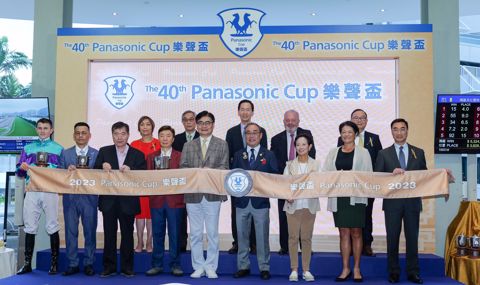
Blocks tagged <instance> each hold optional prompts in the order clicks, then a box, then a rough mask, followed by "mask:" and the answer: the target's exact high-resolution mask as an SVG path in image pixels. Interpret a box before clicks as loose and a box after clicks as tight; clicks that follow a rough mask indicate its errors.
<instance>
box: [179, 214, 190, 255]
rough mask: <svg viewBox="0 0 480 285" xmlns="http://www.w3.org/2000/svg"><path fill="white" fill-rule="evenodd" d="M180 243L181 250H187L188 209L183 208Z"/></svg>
mask: <svg viewBox="0 0 480 285" xmlns="http://www.w3.org/2000/svg"><path fill="white" fill-rule="evenodd" d="M178 238H179V239H180V242H179V246H180V250H186V248H187V240H188V234H187V209H185V208H183V209H182V217H181V218H180V232H179V237H178Z"/></svg>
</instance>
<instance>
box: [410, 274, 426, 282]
mask: <svg viewBox="0 0 480 285" xmlns="http://www.w3.org/2000/svg"><path fill="white" fill-rule="evenodd" d="M408 281H410V282H412V283H416V284H423V280H422V278H420V276H418V274H411V275H408Z"/></svg>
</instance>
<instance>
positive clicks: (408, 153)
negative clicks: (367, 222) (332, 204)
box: [375, 118, 427, 284]
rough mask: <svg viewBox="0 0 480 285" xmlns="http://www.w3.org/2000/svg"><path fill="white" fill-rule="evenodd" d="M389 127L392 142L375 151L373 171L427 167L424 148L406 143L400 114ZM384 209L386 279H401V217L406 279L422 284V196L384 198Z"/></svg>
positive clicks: (397, 280) (404, 123)
mask: <svg viewBox="0 0 480 285" xmlns="http://www.w3.org/2000/svg"><path fill="white" fill-rule="evenodd" d="M390 128H391V131H392V136H393V139H394V141H395V143H394V144H393V145H392V146H390V147H388V148H386V149H384V150H381V151H380V152H379V153H378V156H377V162H376V163H375V171H376V172H391V173H393V174H396V175H397V174H403V173H405V171H409V170H426V169H427V163H426V161H425V153H424V152H423V150H422V149H420V148H418V147H415V146H413V145H411V144H408V143H407V137H408V122H407V121H406V120H404V119H401V118H399V119H395V120H393V121H392V123H391V124H390ZM383 211H384V213H385V228H386V231H387V258H388V259H387V264H388V272H389V277H388V282H390V283H398V282H399V280H400V265H399V262H398V247H399V241H400V232H401V230H402V220H403V225H404V232H405V240H406V245H407V248H406V256H407V276H408V280H409V281H410V282H413V283H417V284H422V283H423V280H422V279H421V278H420V275H419V273H420V268H419V266H418V229H419V224H420V222H419V221H420V212H421V211H422V199H421V198H403V199H383Z"/></svg>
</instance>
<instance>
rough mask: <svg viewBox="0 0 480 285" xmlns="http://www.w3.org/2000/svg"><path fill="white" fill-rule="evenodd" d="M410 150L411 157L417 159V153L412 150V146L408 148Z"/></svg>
mask: <svg viewBox="0 0 480 285" xmlns="http://www.w3.org/2000/svg"><path fill="white" fill-rule="evenodd" d="M410 150H411V151H412V156H413V158H415V159H417V154H416V153H415V151H414V150H413V148H412V149H410Z"/></svg>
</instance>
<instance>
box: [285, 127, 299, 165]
mask: <svg viewBox="0 0 480 285" xmlns="http://www.w3.org/2000/svg"><path fill="white" fill-rule="evenodd" d="M285 133H286V135H287V160H288V158H289V157H290V145H291V144H292V143H295V138H296V137H297V130H295V132H294V133H293V139H292V137H291V134H290V133H289V132H288V131H286V132H285ZM296 156H297V152H295V157H296Z"/></svg>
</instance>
